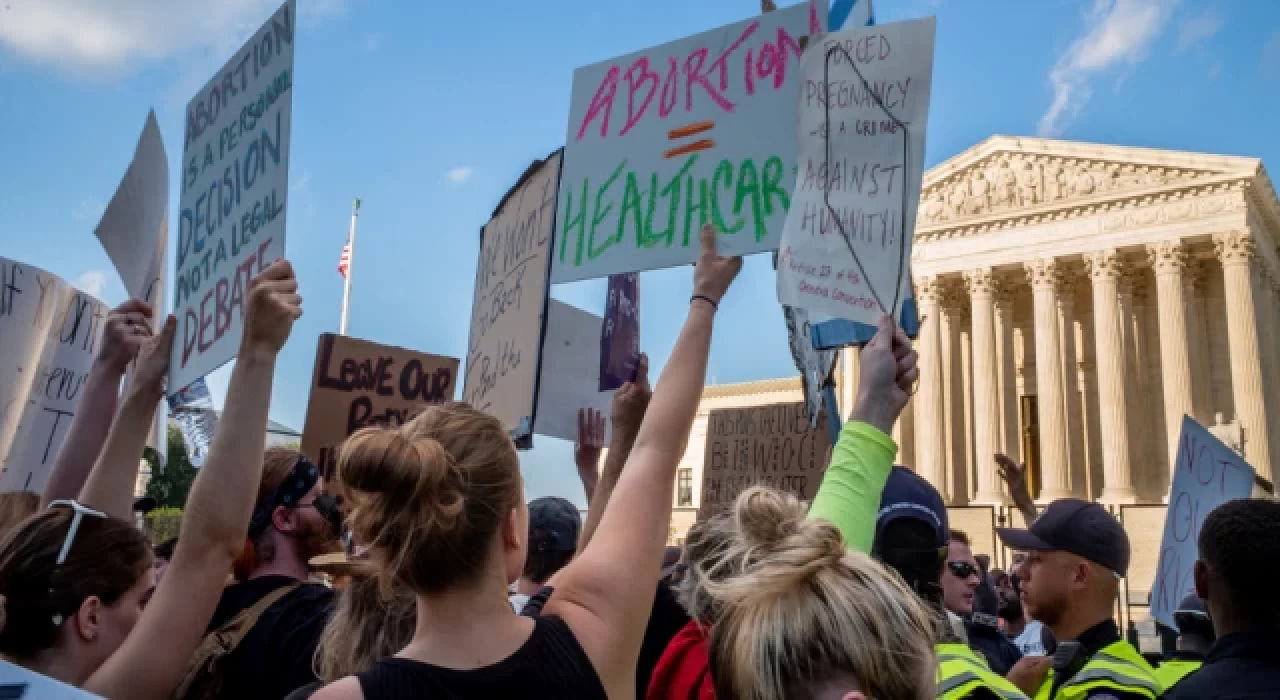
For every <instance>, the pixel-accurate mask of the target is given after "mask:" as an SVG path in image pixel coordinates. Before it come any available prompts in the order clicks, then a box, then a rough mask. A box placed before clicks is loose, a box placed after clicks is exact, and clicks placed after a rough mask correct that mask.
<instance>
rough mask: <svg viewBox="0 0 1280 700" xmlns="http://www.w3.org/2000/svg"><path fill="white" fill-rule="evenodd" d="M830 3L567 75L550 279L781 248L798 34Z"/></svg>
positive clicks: (809, 29)
mask: <svg viewBox="0 0 1280 700" xmlns="http://www.w3.org/2000/svg"><path fill="white" fill-rule="evenodd" d="M825 23H826V2H825V1H822V2H818V3H817V4H816V5H811V4H809V3H802V4H801V5H797V6H794V7H789V8H787V9H784V10H779V11H777V12H770V13H768V14H765V15H763V16H761V17H757V18H755V19H750V20H745V21H742V22H738V23H736V24H731V25H728V26H726V27H721V28H720V29H715V30H712V31H709V32H703V33H702V34H698V35H695V36H691V37H688V38H685V39H681V40H679V41H674V42H671V43H669V44H664V45H662V46H659V47H656V48H653V49H649V50H646V51H639V52H636V53H633V54H630V55H627V56H622V57H620V58H616V59H613V60H609V61H603V62H601V63H597V64H595V65H591V66H586V67H583V68H579V69H578V70H576V71H574V74H573V93H572V98H571V101H570V104H569V129H568V136H567V137H566V140H565V143H566V145H565V156H564V157H565V163H564V179H563V183H562V187H561V190H560V200H559V209H558V211H559V219H558V227H559V235H558V236H557V244H556V245H557V249H556V255H555V260H554V262H553V263H552V268H551V281H552V282H571V281H573V280H580V279H589V278H593V277H605V276H607V275H612V274H617V273H621V272H638V271H641V270H652V269H656V268H662V267H672V266H675V265H681V264H686V263H692V262H694V261H695V260H696V259H697V258H698V231H699V229H700V228H701V227H702V224H704V223H707V222H711V223H713V224H714V225H715V226H716V228H717V229H718V230H720V231H721V232H722V234H721V238H720V241H719V243H718V245H719V250H720V253H721V254H722V255H745V254H748V253H758V252H761V251H766V250H774V249H776V248H777V247H778V237H779V234H780V233H781V231H782V223H783V220H784V218H785V216H786V212H787V207H788V206H789V204H790V201H791V185H792V184H793V182H792V181H793V177H792V173H793V172H794V168H795V164H796V159H795V154H796V143H795V136H794V134H795V131H794V127H795V124H796V103H797V100H798V99H799V97H800V86H801V84H802V83H803V80H802V79H801V78H802V76H801V74H800V70H799V64H800V56H801V51H802V48H801V47H802V44H804V43H805V40H806V37H808V36H810V35H811V34H817V33H819V32H821V31H822V28H823V27H824V26H825Z"/></svg>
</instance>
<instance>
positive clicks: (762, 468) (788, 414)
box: [698, 401, 831, 520]
mask: <svg viewBox="0 0 1280 700" xmlns="http://www.w3.org/2000/svg"><path fill="white" fill-rule="evenodd" d="M829 447H831V438H830V437H829V435H828V434H827V422H826V420H825V419H820V420H819V421H818V425H817V427H816V428H814V429H810V428H809V417H808V414H807V412H806V410H805V405H804V402H803V401H801V402H797V403H779V404H772V405H768V406H753V407H750V408H727V409H721V410H716V411H712V412H711V415H709V416H708V417H707V451H706V453H705V457H704V459H703V463H702V504H701V507H700V508H699V509H698V519H699V520H705V519H706V518H708V517H710V516H712V515H715V514H716V513H717V512H720V511H722V510H724V509H726V508H728V507H729V506H730V505H731V504H732V503H733V499H735V498H737V497H738V494H739V493H741V492H742V491H743V490H744V489H746V488H747V487H749V486H754V485H756V484H760V485H762V486H769V487H772V488H775V489H778V490H781V491H786V492H787V493H791V494H794V495H795V496H796V497H798V498H801V499H803V500H806V501H808V500H812V499H813V496H814V494H816V493H817V492H818V485H819V484H821V483H822V474H823V472H825V471H826V468H827V465H826V463H825V462H824V459H825V458H826V455H827V448H829Z"/></svg>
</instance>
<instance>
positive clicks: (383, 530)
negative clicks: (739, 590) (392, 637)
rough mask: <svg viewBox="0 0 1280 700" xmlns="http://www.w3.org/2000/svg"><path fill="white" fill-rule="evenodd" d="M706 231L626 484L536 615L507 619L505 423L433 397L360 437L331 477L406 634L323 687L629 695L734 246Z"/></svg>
mask: <svg viewBox="0 0 1280 700" xmlns="http://www.w3.org/2000/svg"><path fill="white" fill-rule="evenodd" d="M715 238H716V234H715V232H714V230H713V229H712V228H711V227H710V226H706V227H704V228H703V230H702V235H701V253H700V256H699V259H698V263H697V266H696V267H695V270H694V282H693V292H694V294H693V297H692V298H691V299H690V305H689V312H688V317H687V318H686V320H685V323H684V327H683V329H682V330H681V332H680V336H679V338H678V339H677V340H676V344H675V347H674V348H673V349H672V351H671V357H670V359H669V360H668V362H667V365H666V368H665V369H664V370H663V373H662V377H661V379H660V380H659V381H658V385H657V389H656V390H655V391H654V393H653V398H652V399H651V402H650V404H649V410H648V411H647V412H646V413H645V416H644V419H643V422H642V423H641V425H640V430H639V433H638V434H637V436H636V440H635V444H634V447H633V448H632V451H631V453H630V455H629V456H628V459H627V465H626V467H625V468H624V469H623V470H622V473H621V475H620V476H619V480H618V484H617V487H616V488H617V493H618V494H625V495H626V497H625V498H613V499H610V501H609V503H608V505H607V506H606V507H605V510H604V514H603V515H602V516H601V519H600V524H599V527H598V529H597V530H596V532H595V534H594V536H593V537H592V538H591V541H590V542H589V543H588V544H587V546H586V547H585V548H584V549H583V551H582V552H581V553H580V554H579V555H578V556H577V557H575V558H574V559H573V560H572V561H571V562H570V563H569V564H568V565H567V566H566V567H565V568H564V569H562V570H561V571H560V572H559V573H557V574H556V575H555V576H554V577H553V578H552V581H551V583H553V584H554V587H555V594H554V595H553V596H552V597H551V599H550V600H549V601H548V602H547V604H546V606H545V607H544V608H543V614H542V616H540V617H538V618H528V617H521V616H517V615H514V614H513V613H512V612H511V607H510V605H509V604H508V602H507V587H508V586H509V585H510V584H511V582H513V581H515V580H516V579H517V578H518V577H519V576H520V572H521V569H522V568H523V566H524V562H525V554H526V549H527V542H526V539H527V537H528V531H529V530H528V510H527V508H526V506H525V504H524V497H523V484H522V482H521V478H520V465H519V460H518V458H517V456H516V451H515V446H514V445H513V444H512V442H511V440H510V438H509V437H508V435H507V432H506V431H505V430H504V429H503V426H502V424H501V423H500V422H499V421H498V420H497V419H495V418H493V417H492V416H489V415H487V414H485V413H482V412H481V411H479V410H476V409H474V408H471V407H470V406H467V405H464V404H459V403H452V404H444V405H440V406H433V407H430V408H428V409H427V410H426V411H424V412H423V413H422V414H421V415H419V416H418V417H417V418H415V419H413V420H412V421H410V422H409V423H406V424H405V425H403V426H401V427H399V428H396V429H378V428H371V429H366V430H363V431H361V432H358V433H356V434H355V435H353V436H352V437H351V438H349V439H348V440H347V442H346V444H345V445H344V446H343V447H342V449H341V450H340V453H339V456H338V464H337V481H338V488H339V490H340V492H341V493H342V494H343V496H344V500H345V502H346V503H347V504H348V505H349V507H350V511H349V512H350V515H349V523H350V526H351V530H352V533H353V535H354V536H355V538H356V539H357V540H358V541H360V542H362V543H366V544H367V545H368V546H369V554H370V557H371V559H372V562H373V564H374V566H375V567H376V568H377V570H378V574H379V577H380V578H381V580H382V582H383V585H384V591H387V592H390V591H391V590H392V589H393V587H394V585H393V584H394V583H395V582H398V583H400V584H402V585H404V586H406V587H408V588H409V589H410V590H412V591H413V592H414V594H415V595H416V597H417V618H418V621H417V629H416V631H415V633H414V637H413V641H412V642H410V643H409V644H408V646H406V647H405V648H404V649H403V650H402V651H400V653H399V654H398V655H396V657H394V658H391V659H386V660H383V661H381V662H379V663H378V664H377V665H375V666H374V667H373V668H372V669H370V670H368V671H366V672H364V673H360V674H357V675H356V676H352V677H348V678H344V679H342V680H341V681H338V682H337V683H335V684H333V685H330V686H327V687H325V688H323V689H321V690H320V691H319V692H318V693H316V695H315V696H314V697H315V698H317V700H333V699H348V698H351V699H354V698H387V699H389V700H396V699H397V698H417V697H457V698H503V697H527V698H540V697H546V698H603V697H617V698H623V697H629V696H633V695H634V694H635V685H636V678H635V674H636V665H637V657H638V655H639V651H640V644H641V638H642V636H643V634H644V630H645V623H646V621H647V619H648V617H649V613H650V609H651V607H652V604H653V597H654V592H653V591H654V589H653V584H654V581H656V580H658V575H659V572H660V569H661V565H662V555H663V550H664V546H665V544H666V537H667V527H668V523H669V520H670V516H671V503H672V500H673V493H672V492H673V488H674V484H675V472H676V467H677V465H678V464H679V462H680V458H681V457H682V456H683V454H684V450H685V445H686V443H687V442H688V439H689V431H690V429H691V427H692V424H693V418H694V414H695V412H696V411H697V405H698V400H699V398H700V396H701V394H702V387H703V383H704V378H705V376H706V369H707V354H708V352H709V350H710V345H711V331H712V322H713V319H714V317H715V312H716V309H717V307H718V305H719V303H720V300H721V298H722V297H723V295H724V293H725V291H726V290H727V289H728V288H729V285H730V283H731V282H732V281H733V279H734V277H735V276H736V275H737V273H738V270H739V269H740V268H741V267H742V261H741V259H739V258H723V257H720V256H719V255H717V254H716V244H715Z"/></svg>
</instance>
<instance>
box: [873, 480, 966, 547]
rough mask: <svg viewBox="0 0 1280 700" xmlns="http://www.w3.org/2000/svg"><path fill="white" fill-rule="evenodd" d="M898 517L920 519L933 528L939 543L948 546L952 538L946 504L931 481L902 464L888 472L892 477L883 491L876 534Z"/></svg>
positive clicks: (938, 544) (940, 545) (878, 535)
mask: <svg viewBox="0 0 1280 700" xmlns="http://www.w3.org/2000/svg"><path fill="white" fill-rule="evenodd" d="M898 518H912V519H915V520H919V521H921V522H923V523H925V524H927V525H929V527H931V528H932V529H933V533H934V537H935V539H936V540H937V546H938V547H946V546H947V542H948V541H950V539H951V534H950V532H951V531H950V526H949V525H948V523H947V504H946V503H943V501H942V496H941V495H940V494H939V493H938V490H937V489H935V488H934V487H933V485H932V484H930V483H929V482H927V481H925V480H924V479H922V478H920V475H919V474H916V473H915V472H913V471H911V470H910V469H907V468H906V467H903V466H895V467H894V468H893V469H892V471H890V472H889V480H888V481H886V482H885V484H884V491H883V492H881V494H880V511H879V513H877V514H876V538H877V539H879V537H880V532H881V531H882V530H884V528H885V526H886V525H888V524H889V523H891V522H893V521H895V520H897V519H898Z"/></svg>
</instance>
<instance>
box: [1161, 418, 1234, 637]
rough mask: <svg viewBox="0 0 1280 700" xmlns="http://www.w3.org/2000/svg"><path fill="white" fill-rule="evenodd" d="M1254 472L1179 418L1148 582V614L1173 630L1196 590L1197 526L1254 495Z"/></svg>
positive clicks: (1189, 421) (1198, 427)
mask: <svg viewBox="0 0 1280 700" xmlns="http://www.w3.org/2000/svg"><path fill="white" fill-rule="evenodd" d="M1253 482H1254V471H1253V467H1250V466H1249V464H1248V463H1246V462H1245V461H1244V459H1243V458H1242V457H1240V455H1238V454H1236V453H1235V452H1234V451H1233V450H1231V449H1230V448H1229V447H1227V446H1226V445H1224V444H1222V442H1221V441H1219V440H1218V439H1217V438H1215V437H1214V436H1213V435H1212V434H1210V433H1209V431H1208V430H1206V429H1205V428H1204V426H1202V425H1200V424H1199V423H1197V422H1196V421H1195V420H1194V419H1192V418H1191V417H1189V416H1184V417H1183V419H1182V437H1181V438H1179V439H1178V459H1177V462H1176V463H1175V464H1174V467H1173V488H1172V489H1171V490H1170V492H1169V507H1168V510H1167V511H1166V514H1165V521H1164V537H1163V538H1162V539H1161V540H1160V561H1159V564H1158V565H1157V567H1156V579H1155V582H1154V583H1153V584H1152V585H1151V616H1152V617H1154V618H1156V619H1157V620H1159V621H1160V622H1162V623H1164V624H1165V625H1168V626H1169V627H1172V628H1174V629H1177V625H1176V624H1174V621H1173V611H1174V610H1177V609H1178V604H1179V603H1181V602H1182V599H1183V598H1184V597H1186V596H1187V595H1188V594H1190V593H1194V592H1195V580H1194V578H1193V576H1192V571H1193V568H1194V567H1195V563H1196V559H1198V558H1199V552H1198V549H1197V544H1196V542H1197V540H1198V539H1199V537H1200V526H1201V525H1202V524H1203V523H1204V519H1205V517H1207V516H1208V515H1209V512H1210V511H1212V510H1213V509H1214V508H1217V507H1218V506H1220V505H1222V504H1223V503H1226V502H1227V501H1231V500H1235V499H1237V498H1248V497H1249V496H1250V495H1251V494H1252V493H1253Z"/></svg>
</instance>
